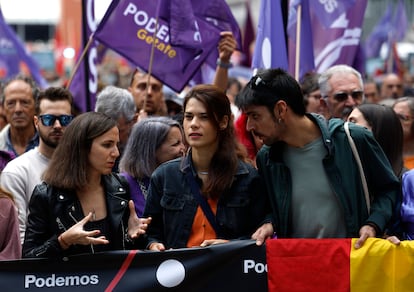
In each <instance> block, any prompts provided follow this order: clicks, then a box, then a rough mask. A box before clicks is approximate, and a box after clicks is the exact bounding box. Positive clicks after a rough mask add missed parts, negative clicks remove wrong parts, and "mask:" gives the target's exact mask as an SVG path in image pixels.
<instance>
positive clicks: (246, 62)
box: [241, 2, 256, 68]
mask: <svg viewBox="0 0 414 292" xmlns="http://www.w3.org/2000/svg"><path fill="white" fill-rule="evenodd" d="M255 38H256V36H255V27H254V25H253V17H252V13H251V10H250V2H246V22H245V23H244V30H243V48H242V52H243V59H242V63H241V65H242V66H245V67H249V68H250V67H251V65H252V56H251V52H250V46H251V44H252V43H253V42H254V40H255Z"/></svg>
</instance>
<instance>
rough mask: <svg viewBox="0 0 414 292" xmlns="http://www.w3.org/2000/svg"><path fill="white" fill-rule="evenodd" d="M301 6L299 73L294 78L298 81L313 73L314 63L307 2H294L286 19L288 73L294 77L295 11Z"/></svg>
mask: <svg viewBox="0 0 414 292" xmlns="http://www.w3.org/2000/svg"><path fill="white" fill-rule="evenodd" d="M299 5H301V11H302V12H301V19H300V24H301V27H300V49H299V72H298V74H299V75H298V76H295V77H296V78H297V79H298V80H301V78H302V77H303V76H304V75H305V74H306V73H308V72H311V71H314V69H315V62H314V59H315V58H314V56H313V37H312V25H311V18H310V12H309V1H308V0H299V1H298V0H295V1H293V2H292V3H291V5H290V7H289V19H288V35H289V39H288V40H289V42H288V45H289V72H290V73H291V74H292V75H295V74H294V73H296V72H295V68H296V41H297V36H296V28H297V18H298V15H297V9H298V6H299Z"/></svg>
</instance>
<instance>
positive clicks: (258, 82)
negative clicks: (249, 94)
mask: <svg viewBox="0 0 414 292" xmlns="http://www.w3.org/2000/svg"><path fill="white" fill-rule="evenodd" d="M248 86H249V87H250V88H251V89H258V88H259V87H260V86H263V87H265V88H266V89H271V88H270V87H269V86H268V85H267V84H266V82H265V81H264V80H263V79H262V78H261V77H260V76H259V75H256V76H253V77H252V79H251V80H250V81H249V84H248Z"/></svg>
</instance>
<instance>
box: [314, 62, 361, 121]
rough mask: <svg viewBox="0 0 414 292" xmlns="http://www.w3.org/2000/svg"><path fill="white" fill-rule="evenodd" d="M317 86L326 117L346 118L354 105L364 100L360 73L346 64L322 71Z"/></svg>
mask: <svg viewBox="0 0 414 292" xmlns="http://www.w3.org/2000/svg"><path fill="white" fill-rule="evenodd" d="M319 88H320V91H321V96H322V99H321V104H322V106H323V107H326V109H327V110H326V111H325V112H326V118H327V119H330V118H341V119H343V120H346V119H347V118H348V116H349V114H350V113H351V112H352V110H353V109H354V107H356V106H357V105H359V104H361V103H363V102H364V84H363V81H362V77H361V74H360V73H359V72H358V71H357V70H355V69H354V68H352V67H350V66H348V65H336V66H332V67H330V68H329V69H328V70H326V71H325V72H324V73H322V74H321V76H320V77H319Z"/></svg>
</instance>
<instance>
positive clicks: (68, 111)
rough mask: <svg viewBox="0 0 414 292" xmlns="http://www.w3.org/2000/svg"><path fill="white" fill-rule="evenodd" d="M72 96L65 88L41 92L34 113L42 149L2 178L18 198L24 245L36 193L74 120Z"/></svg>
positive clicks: (18, 162)
mask: <svg viewBox="0 0 414 292" xmlns="http://www.w3.org/2000/svg"><path fill="white" fill-rule="evenodd" d="M72 100H73V97H72V94H71V93H70V92H69V91H68V90H67V89H64V88H60V87H50V88H48V89H46V90H45V91H42V92H40V94H39V97H38V99H37V100H36V103H35V106H34V109H35V110H34V111H35V116H34V125H35V127H36V130H37V133H38V135H39V146H38V147H36V148H34V149H32V150H30V151H28V152H25V153H24V154H22V155H20V156H19V157H17V158H15V159H14V160H12V161H10V162H9V163H8V164H7V165H6V167H5V168H4V170H3V172H2V173H1V176H0V184H1V186H2V187H3V188H5V189H6V190H8V191H9V192H11V193H12V194H13V195H14V198H15V200H16V205H17V208H18V215H19V229H20V239H21V241H22V243H23V240H24V233H25V230H26V221H27V216H28V208H29V201H30V197H31V196H32V191H33V189H34V187H35V186H36V185H37V184H40V183H41V176H42V174H43V172H44V170H45V169H46V167H47V166H48V164H49V159H50V158H51V157H52V154H53V152H54V151H55V148H56V147H57V145H58V144H59V141H60V139H61V138H62V136H63V133H64V132H65V129H66V126H68V125H69V123H70V122H71V121H72V119H73V115H72Z"/></svg>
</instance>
